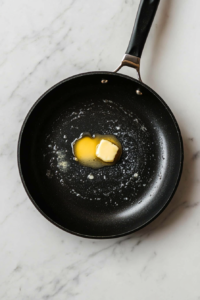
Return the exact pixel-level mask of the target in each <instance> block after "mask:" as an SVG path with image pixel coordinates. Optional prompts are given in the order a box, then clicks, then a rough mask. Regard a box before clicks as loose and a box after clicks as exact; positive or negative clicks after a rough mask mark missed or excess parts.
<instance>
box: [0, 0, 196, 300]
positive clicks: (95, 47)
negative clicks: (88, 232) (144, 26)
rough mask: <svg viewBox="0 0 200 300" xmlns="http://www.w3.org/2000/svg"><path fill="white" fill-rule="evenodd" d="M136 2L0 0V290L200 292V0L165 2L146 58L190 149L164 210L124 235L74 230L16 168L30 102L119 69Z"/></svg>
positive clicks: (68, 295) (38, 295)
mask: <svg viewBox="0 0 200 300" xmlns="http://www.w3.org/2000/svg"><path fill="white" fill-rule="evenodd" d="M138 3H139V0H110V1H106V0H102V1H92V0H87V1H84V0H79V1H75V0H71V1H70V0H57V1H55V0H52V1H48V0H43V1H39V0H35V1H26V0H18V1H14V0H7V1H5V0H1V1H0V37H1V47H0V82H1V84H0V86H1V87H0V91H1V97H0V166H1V168H0V186H1V196H0V299H1V300H4V299H6V300H9V299H23V300H24V299H34V300H35V299H37V300H38V299H81V300H84V299H87V300H93V299H96V300H98V299H99V300H101V299H105V300H108V299H116V300H118V299H119V300H120V299H130V298H133V299H140V300H146V299H149V300H151V299H152V300H155V299H159V300H160V299H166V300H168V299H176V300H177V299H181V300H188V299H190V300H197V299H200V287H199V278H200V266H199V264H200V250H199V248H200V226H199V224H200V136H199V130H200V84H199V80H200V64H199V53H200V38H199V36H200V18H199V10H200V1H198V0H190V1H188V0H173V1H172V0H162V1H161V4H160V6H159V9H158V12H157V15H156V18H155V21H154V23H153V26H152V30H151V32H150V35H149V38H148V41H147V43H146V47H145V50H144V52H143V57H142V68H141V73H142V77H143V81H144V82H145V83H146V84H148V85H149V86H151V87H152V88H154V89H155V90H156V91H157V92H158V94H160V95H161V96H162V98H163V99H165V101H166V102H167V103H168V105H169V106H170V108H171V109H172V111H173V112H174V114H175V116H176V118H177V121H178V123H179V125H180V128H181V131H182V135H183V141H184V150H185V163H184V169H183V175H182V179H181V182H180V186H179V188H178V190H177V193H176V195H175V196H174V198H173V201H172V202H171V204H170V205H169V206H168V207H167V209H166V210H165V211H164V212H163V213H162V214H161V215H160V216H159V218H158V219H156V220H155V221H154V222H153V223H152V224H150V225H149V226H148V227H146V228H144V229H142V230H140V231H138V232H137V233H134V234H131V235H129V236H126V237H123V238H119V239H114V240H100V241H99V240H89V239H83V238H80V237H75V236H72V235H70V234H68V233H66V232H63V231H62V230H60V229H58V228H56V227H55V226H53V225H52V224H51V223H50V222H48V221H47V220H46V219H45V218H44V217H42V215H40V213H39V212H38V211H37V210H36V209H35V207H34V206H33V205H32V203H31V202H30V201H29V199H28V197H27V195H26V193H25V191H24V189H23V187H22V184H21V181H20V178H19V174H18V169H17V159H16V153H17V139H18V134H19V130H20V127H21V125H22V122H23V119H24V117H25V116H26V114H27V112H28V110H29V109H30V107H31V106H32V104H33V103H34V102H35V101H36V99H37V98H38V97H39V96H40V95H41V94H42V93H43V92H44V91H45V90H47V89H48V88H49V87H51V86H52V85H54V84H55V83H57V82H58V81H60V80H62V79H64V78H66V77H68V76H71V75H73V74H76V73H80V72H84V71H91V70H113V69H115V68H116V66H117V65H118V64H119V62H120V60H121V58H122V56H123V54H124V51H125V50H126V47H127V44H128V41H129V37H130V34H131V30H132V26H133V22H134V18H135V14H136V11H137V7H138ZM123 72H124V73H126V74H129V75H131V76H134V75H135V74H134V71H133V70H128V69H124V70H123Z"/></svg>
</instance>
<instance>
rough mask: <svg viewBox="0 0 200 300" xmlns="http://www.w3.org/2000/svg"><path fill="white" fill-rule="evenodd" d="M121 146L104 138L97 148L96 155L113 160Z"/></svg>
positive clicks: (104, 159)
mask: <svg viewBox="0 0 200 300" xmlns="http://www.w3.org/2000/svg"><path fill="white" fill-rule="evenodd" d="M118 150H119V148H118V147H117V146H116V145H114V144H113V143H111V142H109V141H107V140H104V139H102V140H101V141H100V144H99V145H98V146H97V149H96V156H97V157H99V158H100V159H101V160H103V161H105V162H113V161H114V159H115V155H116V154H117V151H118Z"/></svg>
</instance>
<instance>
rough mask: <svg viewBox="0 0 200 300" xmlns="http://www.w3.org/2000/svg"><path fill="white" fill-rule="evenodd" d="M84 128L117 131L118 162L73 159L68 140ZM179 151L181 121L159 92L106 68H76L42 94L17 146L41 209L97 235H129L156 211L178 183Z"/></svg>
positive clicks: (23, 170) (78, 231) (26, 183)
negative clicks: (93, 164) (99, 164)
mask: <svg viewBox="0 0 200 300" xmlns="http://www.w3.org/2000/svg"><path fill="white" fill-rule="evenodd" d="M102 80H103V81H102ZM138 88H140V90H141V92H142V95H137V94H136V90H137V89H138ZM82 132H90V133H91V134H95V133H99V134H114V135H116V136H117V138H118V139H119V140H120V142H121V143H122V147H123V154H122V157H121V159H120V161H119V162H118V163H117V164H116V165H114V166H111V167H104V168H101V169H90V168H87V167H83V166H81V165H80V164H79V163H78V162H76V161H74V160H73V155H72V151H71V143H72V141H73V140H74V139H75V138H77V137H79V135H80V134H81V133H82ZM182 156H183V154H182V141H181V136H180V132H179V129H178V126H177V123H176V121H175V119H174V117H173V115H172V113H171V112H170V110H169V108H168V107H167V106H166V104H165V103H164V102H163V101H162V100H161V99H160V98H159V96H158V95H157V94H155V93H154V92H153V91H152V90H151V89H150V88H148V87H147V86H146V85H144V84H142V83H139V82H138V81H137V80H134V79H132V78H130V77H127V76H124V75H121V74H115V73H108V72H95V73H88V74H82V75H78V76H75V77H72V78H70V79H67V80H65V81H63V82H62V83H60V84H58V85H57V86H55V87H53V88H52V89H51V90H49V91H48V92H47V93H45V94H44V95H43V96H42V97H41V98H40V99H39V100H38V102H37V103H36V104H35V105H34V107H33V108H32V109H31V111H30V112H29V114H28V116H27V118H26V120H25V122H24V125H23V127H22V131H21V134H20V139H19V149H18V160H19V168H20V173H21V177H22V181H23V184H24V186H25V189H26V191H27V193H28V195H29V197H30V198H31V200H32V201H33V203H34V204H35V206H36V207H37V208H38V209H39V210H40V212H41V213H42V214H43V215H44V216H45V217H47V218H48V219H49V220H50V221H51V222H53V223H54V224H56V225H57V226H59V227H61V228H62V229H64V230H66V231H69V232H71V233H74V234H78V235H82V236H87V237H95V238H108V237H115V236H120V235H124V234H127V233H129V232H132V231H134V230H137V229H139V228H140V227H142V226H144V225H145V224H147V223H148V222H150V221H151V220H152V219H153V218H155V216H156V215H158V214H159V213H160V212H161V211H162V209H163V208H164V207H165V206H166V205H167V204H168V202H169V201H170V199H171V197H172V195H173V193H174V191H175V189H176V186H177V184H178V181H179V178H180V173H181V169H182V159H183V157H182ZM89 174H92V175H93V176H94V179H89V178H88V175H89Z"/></svg>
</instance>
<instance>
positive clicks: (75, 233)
mask: <svg viewBox="0 0 200 300" xmlns="http://www.w3.org/2000/svg"><path fill="white" fill-rule="evenodd" d="M95 74H98V75H112V76H118V77H122V78H125V79H128V80H131V81H134V82H136V83H138V84H139V85H140V86H143V87H144V88H146V89H147V90H149V91H150V92H151V93H152V94H153V95H154V96H155V97H156V98H157V99H158V100H159V101H160V102H161V103H162V104H163V106H164V107H165V108H166V110H167V111H168V113H169V115H170V117H171V119H172V121H173V123H174V126H175V128H176V132H177V135H178V139H179V146H180V162H179V170H178V176H177V179H176V182H174V188H173V190H172V193H171V196H170V197H168V199H167V200H166V202H165V205H164V206H163V207H162V208H161V209H160V210H158V211H157V213H156V214H155V215H154V216H153V217H152V218H150V220H148V221H147V222H145V223H144V224H143V225H141V226H138V227H136V228H135V229H133V230H129V231H126V232H124V233H119V234H114V235H105V236H104V235H102V236H99V235H97V236H96V235H87V234H82V233H79V232H76V231H72V230H69V229H67V228H65V227H64V226H62V225H60V224H58V223H57V222H55V221H54V220H53V219H51V218H50V217H49V216H48V215H47V214H46V213H44V212H43V210H42V209H41V208H40V207H39V206H38V205H37V203H36V202H35V200H34V199H33V197H32V195H31V193H30V192H29V190H28V187H27V185H26V182H25V178H24V176H23V173H22V168H21V159H20V149H21V142H22V135H23V132H24V129H25V127H26V123H27V121H28V119H29V117H30V115H31V113H32V112H33V110H34V109H35V107H36V106H37V105H38V104H39V102H40V101H41V100H42V99H43V98H44V97H45V96H46V95H47V94H48V93H50V92H51V91H52V90H54V89H55V88H57V87H58V86H60V85H62V84H63V83H65V82H67V81H70V80H73V79H76V78H78V77H82V76H91V75H95ZM183 162H184V150H183V140H182V135H181V131H180V128H179V126H178V123H177V121H176V118H175V116H174V115H173V113H172V111H171V109H170V108H169V106H168V105H167V104H166V102H165V101H164V100H163V99H162V98H161V97H160V96H159V95H158V94H157V93H156V92H155V91H154V90H153V89H151V88H150V87H149V86H148V85H146V84H144V83H143V82H140V81H138V80H137V79H135V78H132V77H130V76H127V75H124V74H121V73H114V72H109V71H94V72H85V73H80V74H77V75H73V76H71V77H68V78H66V79H64V80H61V81H60V82H58V83H56V84H55V85H53V86H52V87H51V88H49V89H48V90H47V91H46V92H44V93H43V94H42V95H41V96H40V97H39V98H38V100H36V101H35V102H34V104H33V105H32V106H31V108H30V109H29V111H28V113H27V115H26V117H25V119H24V121H23V123H22V126H21V129H20V133H19V138H18V143H17V164H18V170H19V174H20V178H21V181H22V184H23V186H24V189H25V191H26V193H27V195H28V197H29V199H30V200H31V202H32V203H33V205H34V206H35V207H36V209H37V210H38V211H39V212H40V213H41V214H42V215H43V216H44V217H45V218H46V219H47V220H48V221H50V222H51V223H52V224H54V225H55V226H56V227H58V228H60V229H62V230H64V231H66V232H68V233H71V234H73V235H76V236H80V237H84V238H90V239H111V238H118V237H123V236H126V235H129V234H131V233H133V232H136V231H138V230H140V229H142V228H144V227H145V226H147V225H148V224H150V223H151V222H152V221H154V220H155V219H156V218H157V217H158V216H159V215H160V214H161V213H162V212H163V211H164V210H165V208H166V207H167V206H168V205H169V203H170V202H171V200H172V198H173V196H174V194H175V192H176V190H177V187H178V185H179V182H180V179H181V174H182V170H183Z"/></svg>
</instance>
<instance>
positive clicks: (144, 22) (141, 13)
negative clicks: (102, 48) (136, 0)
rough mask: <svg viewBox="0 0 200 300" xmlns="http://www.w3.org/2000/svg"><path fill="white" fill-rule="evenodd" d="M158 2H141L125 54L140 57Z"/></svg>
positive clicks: (158, 0) (147, 0)
mask: <svg viewBox="0 0 200 300" xmlns="http://www.w3.org/2000/svg"><path fill="white" fill-rule="evenodd" d="M159 2H160V0H141V1H140V4H139V8H138V12H137V16H136V20H135V24H134V27H133V32H132V35H131V39H130V42H129V45H128V48H127V50H126V54H130V55H133V56H136V57H139V58H140V57H141V55H142V51H143V48H144V45H145V42H146V39H147V36H148V34H149V30H150V28H151V24H152V22H153V19H154V16H155V14H156V11H157V8H158V4H159Z"/></svg>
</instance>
